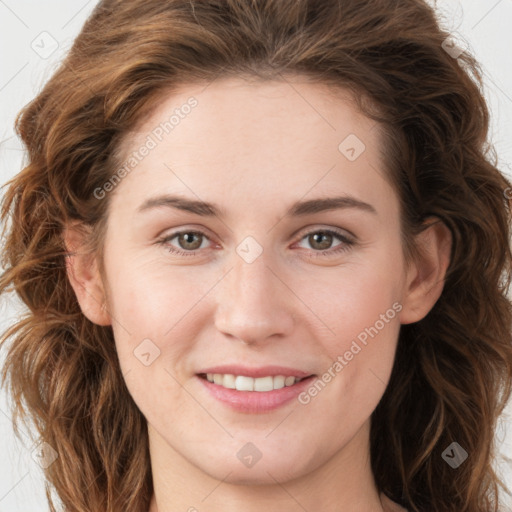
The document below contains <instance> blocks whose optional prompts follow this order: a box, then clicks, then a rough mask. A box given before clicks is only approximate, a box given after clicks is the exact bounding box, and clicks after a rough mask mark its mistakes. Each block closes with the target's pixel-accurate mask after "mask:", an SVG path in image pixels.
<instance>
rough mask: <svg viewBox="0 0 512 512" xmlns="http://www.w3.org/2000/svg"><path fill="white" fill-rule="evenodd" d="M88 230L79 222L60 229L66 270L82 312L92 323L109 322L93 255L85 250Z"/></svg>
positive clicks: (104, 296) (103, 323)
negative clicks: (65, 253)
mask: <svg viewBox="0 0 512 512" xmlns="http://www.w3.org/2000/svg"><path fill="white" fill-rule="evenodd" d="M89 233H90V228H89V227H88V226H85V225H84V224H83V223H81V222H78V221H75V222H73V223H72V224H68V225H67V226H66V227H65V229H64V230H63V233H62V236H63V239H64V245H65V247H66V251H67V252H68V254H67V255H66V271H67V275H68V279H69V281H70V283H71V286H72V287H73V290H74V291H75V295H76V297H77V299H78V303H79V304H80V308H81V310H82V313H83V314H84V315H85V316H86V317H87V318H88V319H89V320H90V321H91V322H93V323H95V324H98V325H104V326H105V325H111V324H112V322H111V319H110V316H109V314H108V312H107V307H106V294H105V289H104V285H103V281H102V279H101V275H100V272H99V269H98V263H97V259H96V256H95V255H94V254H91V253H90V252H88V251H86V250H85V239H86V236H87V235H88V234H89Z"/></svg>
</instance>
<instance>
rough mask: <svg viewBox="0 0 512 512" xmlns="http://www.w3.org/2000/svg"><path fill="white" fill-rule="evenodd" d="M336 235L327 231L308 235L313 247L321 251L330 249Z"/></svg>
mask: <svg viewBox="0 0 512 512" xmlns="http://www.w3.org/2000/svg"><path fill="white" fill-rule="evenodd" d="M333 239H334V237H333V236H332V235H331V234H330V233H327V232H326V231H318V232H316V233H313V234H310V235H308V241H309V243H310V244H311V247H313V248H314V249H318V250H320V251H323V250H326V249H330V246H331V244H332V242H333Z"/></svg>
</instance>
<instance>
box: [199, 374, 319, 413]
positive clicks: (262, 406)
mask: <svg viewBox="0 0 512 512" xmlns="http://www.w3.org/2000/svg"><path fill="white" fill-rule="evenodd" d="M197 378H198V379H199V380H200V381H201V383H202V384H203V386H205V387H206V389H207V390H208V391H209V392H210V394H211V395H212V396H213V397H214V398H216V399H217V400H218V401H219V402H222V403H224V404H226V405H228V406H229V407H231V408H232V409H235V410H236V411H240V412H248V413H253V414H258V413H264V412H269V411H273V410H275V409H278V408H279V407H282V406H283V405H285V404H286V403H288V402H290V401H291V400H293V399H294V398H296V397H297V396H298V395H299V394H300V393H301V392H302V391H303V390H304V389H305V388H307V387H308V386H309V385H310V383H311V381H312V380H313V379H314V378H315V376H314V375H312V376H311V377H307V378H305V379H302V380H301V381H299V382H297V383H296V384H293V386H285V387H284V388H281V389H273V390H272V391H237V390H236V389H228V388H225V387H223V386H219V385H218V384H214V383H213V382H210V381H208V380H206V379H204V378H202V377H199V376H197Z"/></svg>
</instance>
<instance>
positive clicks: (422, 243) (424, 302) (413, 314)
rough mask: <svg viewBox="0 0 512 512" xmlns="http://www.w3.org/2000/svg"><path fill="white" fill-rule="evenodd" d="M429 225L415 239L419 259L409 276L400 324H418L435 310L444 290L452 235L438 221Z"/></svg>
mask: <svg viewBox="0 0 512 512" xmlns="http://www.w3.org/2000/svg"><path fill="white" fill-rule="evenodd" d="M427 222H428V225H429V227H427V228H426V229H425V230H424V231H422V232H421V233H420V234H419V235H417V237H416V245H417V247H418V256H417V258H416V259H415V261H414V262H412V263H411V265H410V267H409V269H408V273H407V282H406V289H405V295H404V300H403V309H402V311H401V313H400V323H402V324H410V323H414V322H418V321H419V320H421V319H422V318H424V317H425V316H427V314H428V312H429V311H430V310H431V309H432V308H433V307H434V304H435V303H436V302H437V300H438V299H439V297H440V296H441V293H442V291H443V288H444V282H445V277H446V272H447V269H448V266H449V264H450V255H451V247H452V235H451V232H450V230H449V229H448V227H447V226H446V224H444V222H442V221H441V220H440V219H438V218H432V217H431V218H429V219H428V221H427Z"/></svg>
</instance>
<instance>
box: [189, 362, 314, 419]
mask: <svg viewBox="0 0 512 512" xmlns="http://www.w3.org/2000/svg"><path fill="white" fill-rule="evenodd" d="M248 373H249V374H252V375H247V374H248ZM196 377H197V378H198V380H199V381H200V383H201V384H202V385H203V389H205V391H206V395H205V396H206V397H208V399H209V400H211V399H213V400H215V401H216V402H219V403H221V404H222V405H224V406H228V407H229V408H230V409H233V410H235V411H237V412H243V413H252V414H261V413H268V412H271V411H273V410H276V409H278V408H280V407H283V406H284V405H285V404H288V403H290V402H292V401H293V399H297V397H298V395H299V394H300V393H301V392H302V391H303V390H304V389H306V388H307V386H309V385H310V384H311V383H312V382H313V380H314V379H315V378H316V375H314V374H308V373H306V372H302V371H300V370H291V369H288V368H283V367H266V368H260V369H257V370H256V369H249V368H242V367H233V366H231V367H230V366H224V367H217V368H212V369H211V371H202V372H201V373H198V374H196Z"/></svg>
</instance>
